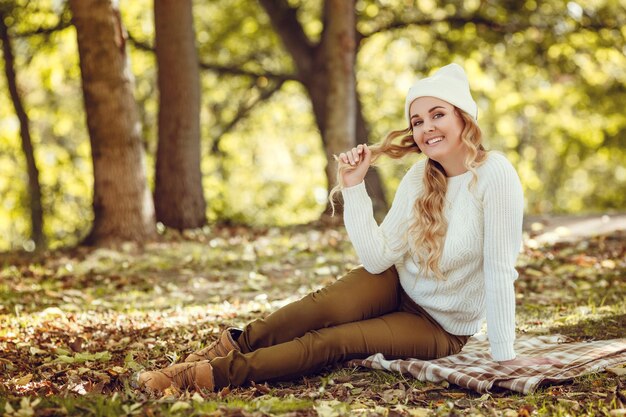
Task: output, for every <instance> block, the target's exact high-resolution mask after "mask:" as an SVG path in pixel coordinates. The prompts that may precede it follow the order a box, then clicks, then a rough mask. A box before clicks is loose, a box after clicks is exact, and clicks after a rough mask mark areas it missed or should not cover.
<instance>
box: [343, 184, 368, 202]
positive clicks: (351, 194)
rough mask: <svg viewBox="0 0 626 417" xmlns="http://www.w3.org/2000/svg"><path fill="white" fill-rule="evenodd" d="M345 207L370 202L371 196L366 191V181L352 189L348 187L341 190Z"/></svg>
mask: <svg viewBox="0 0 626 417" xmlns="http://www.w3.org/2000/svg"><path fill="white" fill-rule="evenodd" d="M341 195H342V196H343V201H344V204H345V205H354V204H363V203H366V202H368V200H369V195H368V194H367V190H366V189H365V181H361V182H360V183H358V184H357V185H353V186H352V187H346V188H344V189H343V190H341Z"/></svg>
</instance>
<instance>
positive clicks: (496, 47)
mask: <svg viewBox="0 0 626 417" xmlns="http://www.w3.org/2000/svg"><path fill="white" fill-rule="evenodd" d="M4 4H5V6H4V7H8V10H9V14H8V18H7V19H6V22H7V24H8V25H9V29H10V33H11V35H12V36H13V39H14V49H15V54H16V57H17V61H16V68H17V76H18V82H19V85H20V92H21V94H22V99H23V101H24V103H25V106H26V110H27V112H28V114H29V117H30V119H31V133H32V137H33V143H34V147H35V152H36V155H35V156H36V160H37V163H38V166H39V169H40V181H41V183H42V188H43V195H44V201H43V205H44V210H45V228H46V230H45V232H46V235H47V237H48V241H49V242H50V243H51V245H52V247H57V246H59V245H73V244H75V243H76V242H78V241H79V240H80V238H81V237H82V236H84V235H85V234H86V233H87V231H88V229H89V227H90V222H91V219H92V216H93V215H92V210H91V194H92V190H91V188H92V181H93V180H92V166H91V161H90V158H91V156H90V147H89V138H88V134H87V130H86V126H85V118H84V112H83V103H82V92H81V81H80V70H79V65H78V54H77V47H76V34H75V31H74V29H73V28H72V27H68V28H65V29H60V30H57V31H54V32H52V33H50V34H32V32H35V31H36V30H37V29H40V28H50V27H54V26H55V25H57V23H58V22H59V19H63V18H66V15H64V14H63V13H64V12H63V10H64V7H65V3H64V2H59V1H54V0H41V1H37V2H29V1H26V0H14V1H11V2H8V1H7V2H5V3H4ZM289 4H290V5H291V6H292V7H296V8H298V19H299V21H300V22H301V24H302V25H303V28H304V31H305V33H306V34H307V35H308V36H309V37H310V38H311V40H312V41H313V42H315V41H316V40H318V39H319V36H320V34H321V31H322V29H323V23H322V21H321V20H320V13H321V7H322V1H313V2H311V1H302V0H290V1H289ZM120 7H121V12H122V17H123V20H124V23H125V25H126V26H127V28H128V31H129V33H130V34H131V35H132V37H133V39H134V40H129V41H128V42H127V48H128V54H129V59H130V63H131V68H132V72H133V73H134V75H135V97H136V99H137V103H138V109H139V112H140V118H141V121H142V132H143V140H144V144H145V147H146V151H147V163H148V164H147V176H148V179H149V181H150V184H152V183H153V177H154V155H155V154H156V144H157V139H156V138H157V111H158V102H157V98H158V92H157V88H156V64H155V59H154V55H153V53H152V52H149V51H146V50H145V49H144V48H143V47H140V46H141V45H144V46H145V45H148V46H150V45H152V44H153V35H154V28H153V13H152V2H151V1H148V0H140V1H134V2H122V3H121V5H120ZM64 16H65V17H64ZM194 17H195V29H196V34H197V46H198V52H199V58H200V61H201V62H202V63H203V65H204V67H208V68H210V69H206V68H205V69H203V72H202V75H201V83H202V107H201V136H202V169H203V175H204V178H203V184H204V191H205V197H206V198H207V203H208V207H207V216H208V218H209V220H210V221H211V222H218V221H222V222H231V223H246V224H257V225H259V224H275V225H285V224H296V223H304V222H308V221H311V220H315V219H316V218H317V217H318V216H319V214H320V213H321V211H322V210H323V209H324V207H325V189H326V178H325V176H324V164H325V163H326V160H325V155H324V152H323V150H322V145H321V143H320V139H319V132H318V131H317V126H316V125H315V122H314V118H313V115H312V111H311V105H310V102H309V99H308V97H307V96H306V94H305V92H304V89H303V88H302V87H301V86H300V85H299V84H298V83H297V82H296V81H287V82H285V83H284V84H282V85H281V86H280V89H279V90H278V92H276V93H274V94H269V95H270V97H269V98H268V99H266V100H265V101H264V102H263V103H261V104H256V105H254V103H255V102H256V101H257V100H259V98H260V97H261V96H262V95H263V94H265V93H267V92H268V91H271V90H273V89H274V88H276V86H277V85H279V84H278V81H277V77H276V76H275V74H279V75H287V78H288V79H293V78H295V75H294V74H293V71H294V65H293V62H292V59H291V57H290V56H289V55H288V54H287V52H286V51H285V49H284V47H283V46H282V44H281V43H280V41H279V39H278V37H277V36H276V34H275V33H274V32H273V30H272V27H271V24H270V21H269V18H268V17H267V15H266V14H265V12H264V11H263V9H262V8H261V7H260V6H259V4H258V2H256V1H252V0H235V1H226V0H219V1H212V2H201V1H196V2H194ZM403 22H404V23H403ZM406 22H414V23H413V24H405V23H406ZM386 26H394V27H396V26H397V28H396V29H392V30H382V31H381V28H383V29H384V28H385V27H386ZM357 28H358V29H359V31H361V33H363V34H364V35H365V36H366V37H365V38H364V39H363V41H362V42H361V44H360V50H359V54H358V59H357V82H358V85H357V88H358V91H359V93H360V97H361V99H362V104H363V109H364V112H365V116H366V119H367V120H368V121H369V123H370V127H371V130H372V134H371V137H370V138H369V140H370V142H376V141H378V140H380V139H381V138H382V137H383V136H384V135H385V134H386V133H387V132H388V131H389V130H391V129H397V128H398V127H403V126H404V124H405V122H404V120H403V115H402V111H403V106H402V103H403V100H404V94H405V92H406V90H407V89H408V87H409V86H410V85H411V83H412V82H413V81H414V80H415V79H416V78H418V77H421V76H423V75H427V73H428V72H429V71H430V70H432V69H434V68H436V67H438V66H440V65H443V64H446V63H448V62H450V61H457V62H460V63H463V64H464V66H465V68H466V69H467V71H468V73H469V77H470V80H471V84H472V88H473V91H474V95H475V98H476V99H477V101H478V103H479V122H480V124H481V127H482V128H483V132H484V136H485V140H486V143H487V145H488V147H489V148H491V149H497V150H501V151H503V152H505V153H506V154H507V155H508V156H509V158H510V159H511V160H512V161H513V162H514V164H515V165H516V167H517V169H518V172H519V174H520V177H521V179H522V183H523V185H524V189H525V191H526V200H527V212H528V213H536V214H540V213H549V212H569V213H579V212H588V211H599V210H604V211H619V210H624V208H626V192H624V190H626V169H625V168H624V166H626V153H625V152H626V151H624V149H626V142H625V140H626V139H625V138H626V115H625V114H624V112H623V111H622V108H621V106H620V104H619V103H624V102H626V88H625V86H626V69H625V68H626V57H625V54H624V50H625V48H626V43H625V42H624V38H625V37H626V13H625V12H624V9H623V7H621V6H620V3H619V2H617V1H613V0H603V1H582V0H581V1H578V2H562V1H556V0H551V1H548V2H535V1H533V0H527V1H523V2H495V3H494V2H486V3H485V2H479V1H463V2H461V1H452V2H447V3H446V4H445V5H443V4H439V3H437V2H435V1H423V2H422V1H420V2H418V3H417V6H415V5H414V4H412V3H410V2H409V3H407V2H403V1H400V0H386V1H382V0H360V1H357ZM136 42H138V43H136ZM242 71H243V72H247V73H248V74H249V75H244V74H241V72H242ZM250 74H257V75H250ZM0 94H1V99H2V102H3V103H10V98H9V95H8V92H7V88H6V79H5V78H4V77H0ZM248 107H250V108H251V109H250V110H248V111H242V109H243V108H248ZM19 143H20V141H19V124H18V122H17V119H16V117H15V115H14V111H13V108H12V107H11V106H9V105H4V106H1V107H0V196H2V200H1V201H0V250H6V249H15V248H19V247H21V246H22V245H23V244H24V243H25V240H26V239H27V236H28V235H29V227H30V226H29V223H28V222H29V220H28V219H29V216H28V207H27V201H28V198H27V194H26V193H27V188H26V184H27V176H26V172H25V162H24V158H23V154H22V151H21V149H20V145H19ZM414 161H415V158H409V159H407V160H405V161H401V162H391V161H381V165H382V166H381V168H380V169H381V171H382V173H383V176H384V178H385V182H386V185H387V193H388V198H389V199H391V198H392V196H393V191H394V190H395V187H396V186H397V184H398V182H399V179H400V177H401V175H402V174H403V172H404V171H405V170H406V168H407V167H408V166H409V165H410V164H411V163H412V162H414Z"/></svg>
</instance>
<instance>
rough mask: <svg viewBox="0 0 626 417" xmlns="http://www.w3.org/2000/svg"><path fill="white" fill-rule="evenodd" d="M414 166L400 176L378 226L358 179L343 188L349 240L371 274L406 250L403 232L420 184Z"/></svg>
mask: <svg viewBox="0 0 626 417" xmlns="http://www.w3.org/2000/svg"><path fill="white" fill-rule="evenodd" d="M420 165H423V164H419V163H418V164H416V165H414V166H413V167H412V168H411V169H410V170H409V171H408V172H407V173H406V175H405V176H404V178H402V181H401V182H400V185H399V186H398V189H397V191H396V195H395V198H394V200H393V204H392V206H391V209H390V210H389V212H388V213H387V215H386V216H385V219H384V220H383V222H382V223H381V225H380V226H378V224H377V223H376V220H375V219H374V212H373V209H372V200H371V199H370V197H369V195H368V194H367V191H366V190H365V183H364V182H361V183H360V184H358V185H355V186H353V187H348V188H345V189H344V190H343V191H342V194H343V200H344V215H343V216H344V224H345V226H346V231H347V232H348V236H349V237H350V241H351V242H352V245H353V246H354V249H355V250H356V253H357V255H358V256H359V259H360V261H361V263H362V264H363V267H364V268H365V269H366V270H367V271H368V272H370V273H372V274H379V273H381V272H383V271H385V270H387V269H388V268H389V267H391V266H392V265H393V264H394V263H396V262H397V261H398V260H400V259H401V258H402V256H403V255H404V253H405V252H406V251H407V245H406V238H407V236H406V231H407V228H408V226H409V225H408V217H409V213H410V212H411V209H412V207H411V202H412V201H414V200H415V196H416V193H415V191H416V190H415V189H412V188H416V187H418V186H421V178H419V179H418V178H417V176H416V170H417V169H418V168H419V166H420Z"/></svg>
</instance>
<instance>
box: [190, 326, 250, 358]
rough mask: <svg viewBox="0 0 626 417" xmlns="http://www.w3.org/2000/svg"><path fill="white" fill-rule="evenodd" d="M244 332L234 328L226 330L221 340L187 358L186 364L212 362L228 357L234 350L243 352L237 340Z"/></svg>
mask: <svg viewBox="0 0 626 417" xmlns="http://www.w3.org/2000/svg"><path fill="white" fill-rule="evenodd" d="M242 332H243V330H241V329H236V328H234V327H230V328H228V329H226V330H224V331H223V332H222V334H221V335H220V337H219V339H217V340H216V341H215V342H213V343H211V344H210V345H209V346H207V347H205V348H204V349H200V350H198V351H196V352H194V353H192V354H190V355H189V356H187V358H186V359H185V362H197V361H207V360H208V361H210V360H212V359H215V358H219V357H221V356H226V355H228V354H229V353H230V352H231V351H233V350H237V351H241V348H240V347H239V345H238V344H237V342H236V341H235V338H238V337H239V335H240V334H241V333H242Z"/></svg>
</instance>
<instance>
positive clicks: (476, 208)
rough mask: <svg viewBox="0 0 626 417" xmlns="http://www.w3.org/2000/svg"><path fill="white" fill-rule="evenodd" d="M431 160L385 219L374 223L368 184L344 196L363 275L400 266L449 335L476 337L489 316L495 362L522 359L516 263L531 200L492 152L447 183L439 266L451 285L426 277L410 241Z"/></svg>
mask: <svg viewBox="0 0 626 417" xmlns="http://www.w3.org/2000/svg"><path fill="white" fill-rule="evenodd" d="M425 166H426V160H421V161H420V162H417V163H416V164H415V165H413V167H411V169H410V170H409V171H408V172H407V174H406V175H405V176H404V178H403V179H402V181H401V182H400V185H399V186H398V189H397V191H396V195H395V198H394V201H393V205H392V207H391V209H390V210H389V212H388V213H387V216H386V217H385V220H384V221H383V222H382V223H381V225H380V226H379V225H378V224H377V223H376V221H375V220H374V216H373V210H372V202H371V200H370V198H369V196H368V194H367V191H366V190H365V184H364V183H363V182H361V183H360V184H358V185H355V186H353V187H348V188H345V189H344V190H343V198H344V222H345V226H346V230H347V232H348V236H349V237H350V240H351V241H352V244H353V245H354V248H355V250H356V252H357V254H358V256H359V259H360V261H361V262H362V263H363V266H364V268H365V269H366V270H367V271H368V272H370V273H373V274H378V273H381V272H383V271H385V270H386V269H388V268H390V267H391V266H392V265H395V266H396V268H397V270H398V274H399V276H400V283H401V284H402V288H403V289H404V291H406V293H407V294H408V295H409V296H410V297H411V298H412V299H413V301H415V302H416V303H417V304H418V305H420V306H422V307H423V308H424V309H425V310H426V311H427V312H428V313H429V314H430V315H431V316H432V317H433V318H434V319H435V320H437V322H439V323H440V324H441V326H442V327H443V328H444V329H445V330H446V331H448V332H450V333H452V334H456V335H472V334H474V333H476V332H478V331H479V330H480V327H481V325H482V321H483V319H484V317H485V316H486V317H487V333H488V336H489V341H490V345H491V356H492V357H493V359H494V360H496V361H504V360H508V359H513V358H514V357H515V350H514V349H513V342H514V340H515V293H514V287H513V282H514V281H515V280H516V279H517V271H516V270H515V262H516V259H517V256H518V254H519V252H520V249H521V243H522V219H523V211H524V195H523V192H522V187H521V184H520V181H519V178H518V176H517V173H516V172H515V169H514V168H513V166H512V165H511V164H510V162H509V161H508V160H507V159H506V158H505V157H504V156H503V155H502V154H499V153H494V152H490V153H489V156H488V158H487V161H486V162H485V163H484V164H483V165H482V166H480V167H479V168H478V169H477V174H478V182H477V183H476V184H475V185H474V186H473V187H472V188H471V189H470V187H469V185H470V182H471V180H472V173H471V172H470V171H468V172H465V173H464V174H461V175H458V176H455V177H449V178H448V190H447V192H446V200H447V202H448V203H447V206H446V207H445V213H444V214H445V217H446V219H447V221H448V232H447V234H446V237H445V244H444V249H443V254H442V256H441V260H440V264H439V267H440V269H441V272H442V273H443V275H444V277H445V280H438V279H437V278H436V277H435V276H434V275H432V274H426V273H425V271H424V269H423V268H422V267H421V266H420V265H419V263H418V262H417V257H416V256H414V255H415V246H414V244H413V242H412V241H410V239H408V238H407V230H408V227H409V225H410V222H411V218H412V215H413V213H412V211H413V204H414V202H415V199H416V198H417V196H418V195H419V194H420V193H421V192H422V189H423V181H422V176H423V174H424V168H425Z"/></svg>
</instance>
